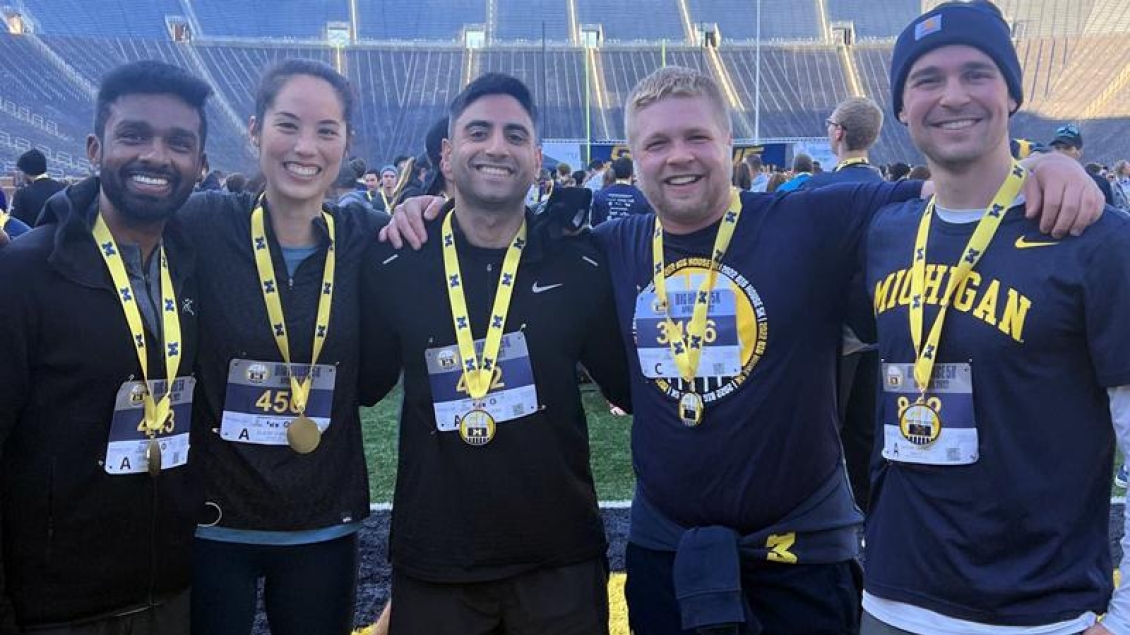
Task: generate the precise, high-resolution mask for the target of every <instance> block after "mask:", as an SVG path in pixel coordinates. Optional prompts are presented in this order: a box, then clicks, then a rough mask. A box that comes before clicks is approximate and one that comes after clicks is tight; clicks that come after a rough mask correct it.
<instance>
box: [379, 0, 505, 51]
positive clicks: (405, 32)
mask: <svg viewBox="0 0 1130 635" xmlns="http://www.w3.org/2000/svg"><path fill="white" fill-rule="evenodd" d="M486 21H487V10H486V3H485V2H449V1H448V0H416V1H415V2H413V3H411V5H407V4H405V3H404V2H399V1H397V0H358V1H357V31H358V37H359V38H361V39H363V40H382V41H385V40H409V41H447V42H453V41H456V40H458V39H459V38H460V36H461V34H462V33H463V27H464V26H466V25H483V26H485V25H486Z"/></svg>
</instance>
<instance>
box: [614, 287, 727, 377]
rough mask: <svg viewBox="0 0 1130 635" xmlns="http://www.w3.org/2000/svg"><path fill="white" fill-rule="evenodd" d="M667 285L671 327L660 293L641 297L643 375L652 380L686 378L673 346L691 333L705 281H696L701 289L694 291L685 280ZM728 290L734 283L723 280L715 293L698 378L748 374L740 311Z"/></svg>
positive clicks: (639, 346)
mask: <svg viewBox="0 0 1130 635" xmlns="http://www.w3.org/2000/svg"><path fill="white" fill-rule="evenodd" d="M667 284H668V289H667V297H668V301H669V302H670V306H669V307H668V313H669V314H670V317H671V323H670V324H669V323H668V322H667V319H666V317H667V316H666V315H665V314H664V312H663V311H662V307H661V306H660V305H659V302H658V300H657V299H656V296H655V294H654V293H652V292H644V293H641V294H639V295H638V296H637V297H636V315H635V330H636V349H637V350H638V351H639V357H640V369H641V370H642V371H643V374H644V377H647V378H648V379H659V378H668V379H677V378H679V377H680V375H679V367H678V366H676V365H675V356H674V355H673V354H672V353H671V344H670V343H671V342H672V341H676V342H677V341H679V340H680V339H681V338H683V337H684V334H685V333H686V328H687V324H689V323H690V321H691V316H692V314H693V313H694V304H695V298H696V297H697V295H698V291H697V285H699V284H701V277H700V276H694V277H693V278H692V279H691V284H692V285H694V286H695V288H693V289H687V288H686V287H685V284H686V283H685V281H684V279H683V278H675V279H671V280H668V282H667ZM728 285H729V282H728V281H726V280H724V279H723V280H720V281H719V284H718V285H717V286H715V287H714V290H713V291H711V292H710V293H711V296H710V312H709V314H708V315H707V320H706V330H705V331H704V332H703V338H702V339H703V342H702V344H703V347H702V356H701V357H700V358H699V362H698V372H697V376H698V377H732V376H735V375H739V374H741V372H742V347H741V341H740V340H739V339H738V318H737V305H736V302H735V298H734V292H733V290H732V289H730V288H729V286H728Z"/></svg>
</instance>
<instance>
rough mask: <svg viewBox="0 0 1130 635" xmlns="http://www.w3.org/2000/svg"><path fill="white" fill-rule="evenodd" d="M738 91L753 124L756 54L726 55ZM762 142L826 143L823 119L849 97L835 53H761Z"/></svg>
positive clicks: (733, 52)
mask: <svg viewBox="0 0 1130 635" xmlns="http://www.w3.org/2000/svg"><path fill="white" fill-rule="evenodd" d="M721 53H722V59H723V61H725V63H726V67H727V68H729V69H730V76H731V78H732V79H733V80H734V88H735V89H736V90H737V91H738V94H739V97H740V98H741V101H742V104H743V105H744V106H745V107H746V108H747V109H749V110H750V113H749V115H748V117H749V118H750V119H752V117H753V114H752V109H753V107H754V92H755V84H754V78H755V77H756V67H757V58H756V56H755V51H754V49H752V48H740V49H735V48H732V47H731V48H726V49H723V50H722V51H721ZM761 84H762V86H761V136H762V137H822V136H824V134H825V130H824V128H825V126H824V119H825V117H827V115H828V113H829V112H831V110H832V109H833V108H835V107H836V104H837V103H839V102H840V101H841V100H842V99H843V98H845V97H847V95H848V89H847V81H846V79H845V78H844V70H843V66H842V64H841V63H840V59H839V55H838V54H837V52H836V49H835V48H833V47H827V46H826V47H820V48H814V47H773V46H763V47H761Z"/></svg>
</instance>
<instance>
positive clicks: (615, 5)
mask: <svg viewBox="0 0 1130 635" xmlns="http://www.w3.org/2000/svg"><path fill="white" fill-rule="evenodd" d="M577 14H578V16H579V19H580V22H581V24H600V25H601V26H602V28H603V29H604V40H605V41H606V42H641V41H650V42H655V41H656V40H670V41H672V42H685V41H686V37H687V36H686V33H685V32H684V31H683V25H682V21H681V20H680V19H679V4H678V2H677V0H636V1H635V2H608V1H607V0H577ZM640 16H670V17H668V18H666V19H662V20H641V19H640Z"/></svg>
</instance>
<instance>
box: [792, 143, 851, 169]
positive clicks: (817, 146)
mask: <svg viewBox="0 0 1130 635" xmlns="http://www.w3.org/2000/svg"><path fill="white" fill-rule="evenodd" d="M801 153H804V154H807V155H808V156H810V157H812V160H814V161H819V162H820V166H821V167H823V168H824V169H825V170H831V169H832V168H834V167H835V166H836V164H837V163H839V161H840V160H839V159H837V158H836V153H835V152H832V146H831V145H830V144H829V143H828V140H827V139H822V140H817V139H813V140H811V141H797V142H796V143H794V144H793V156H794V157H795V156H796V155H798V154H801Z"/></svg>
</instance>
